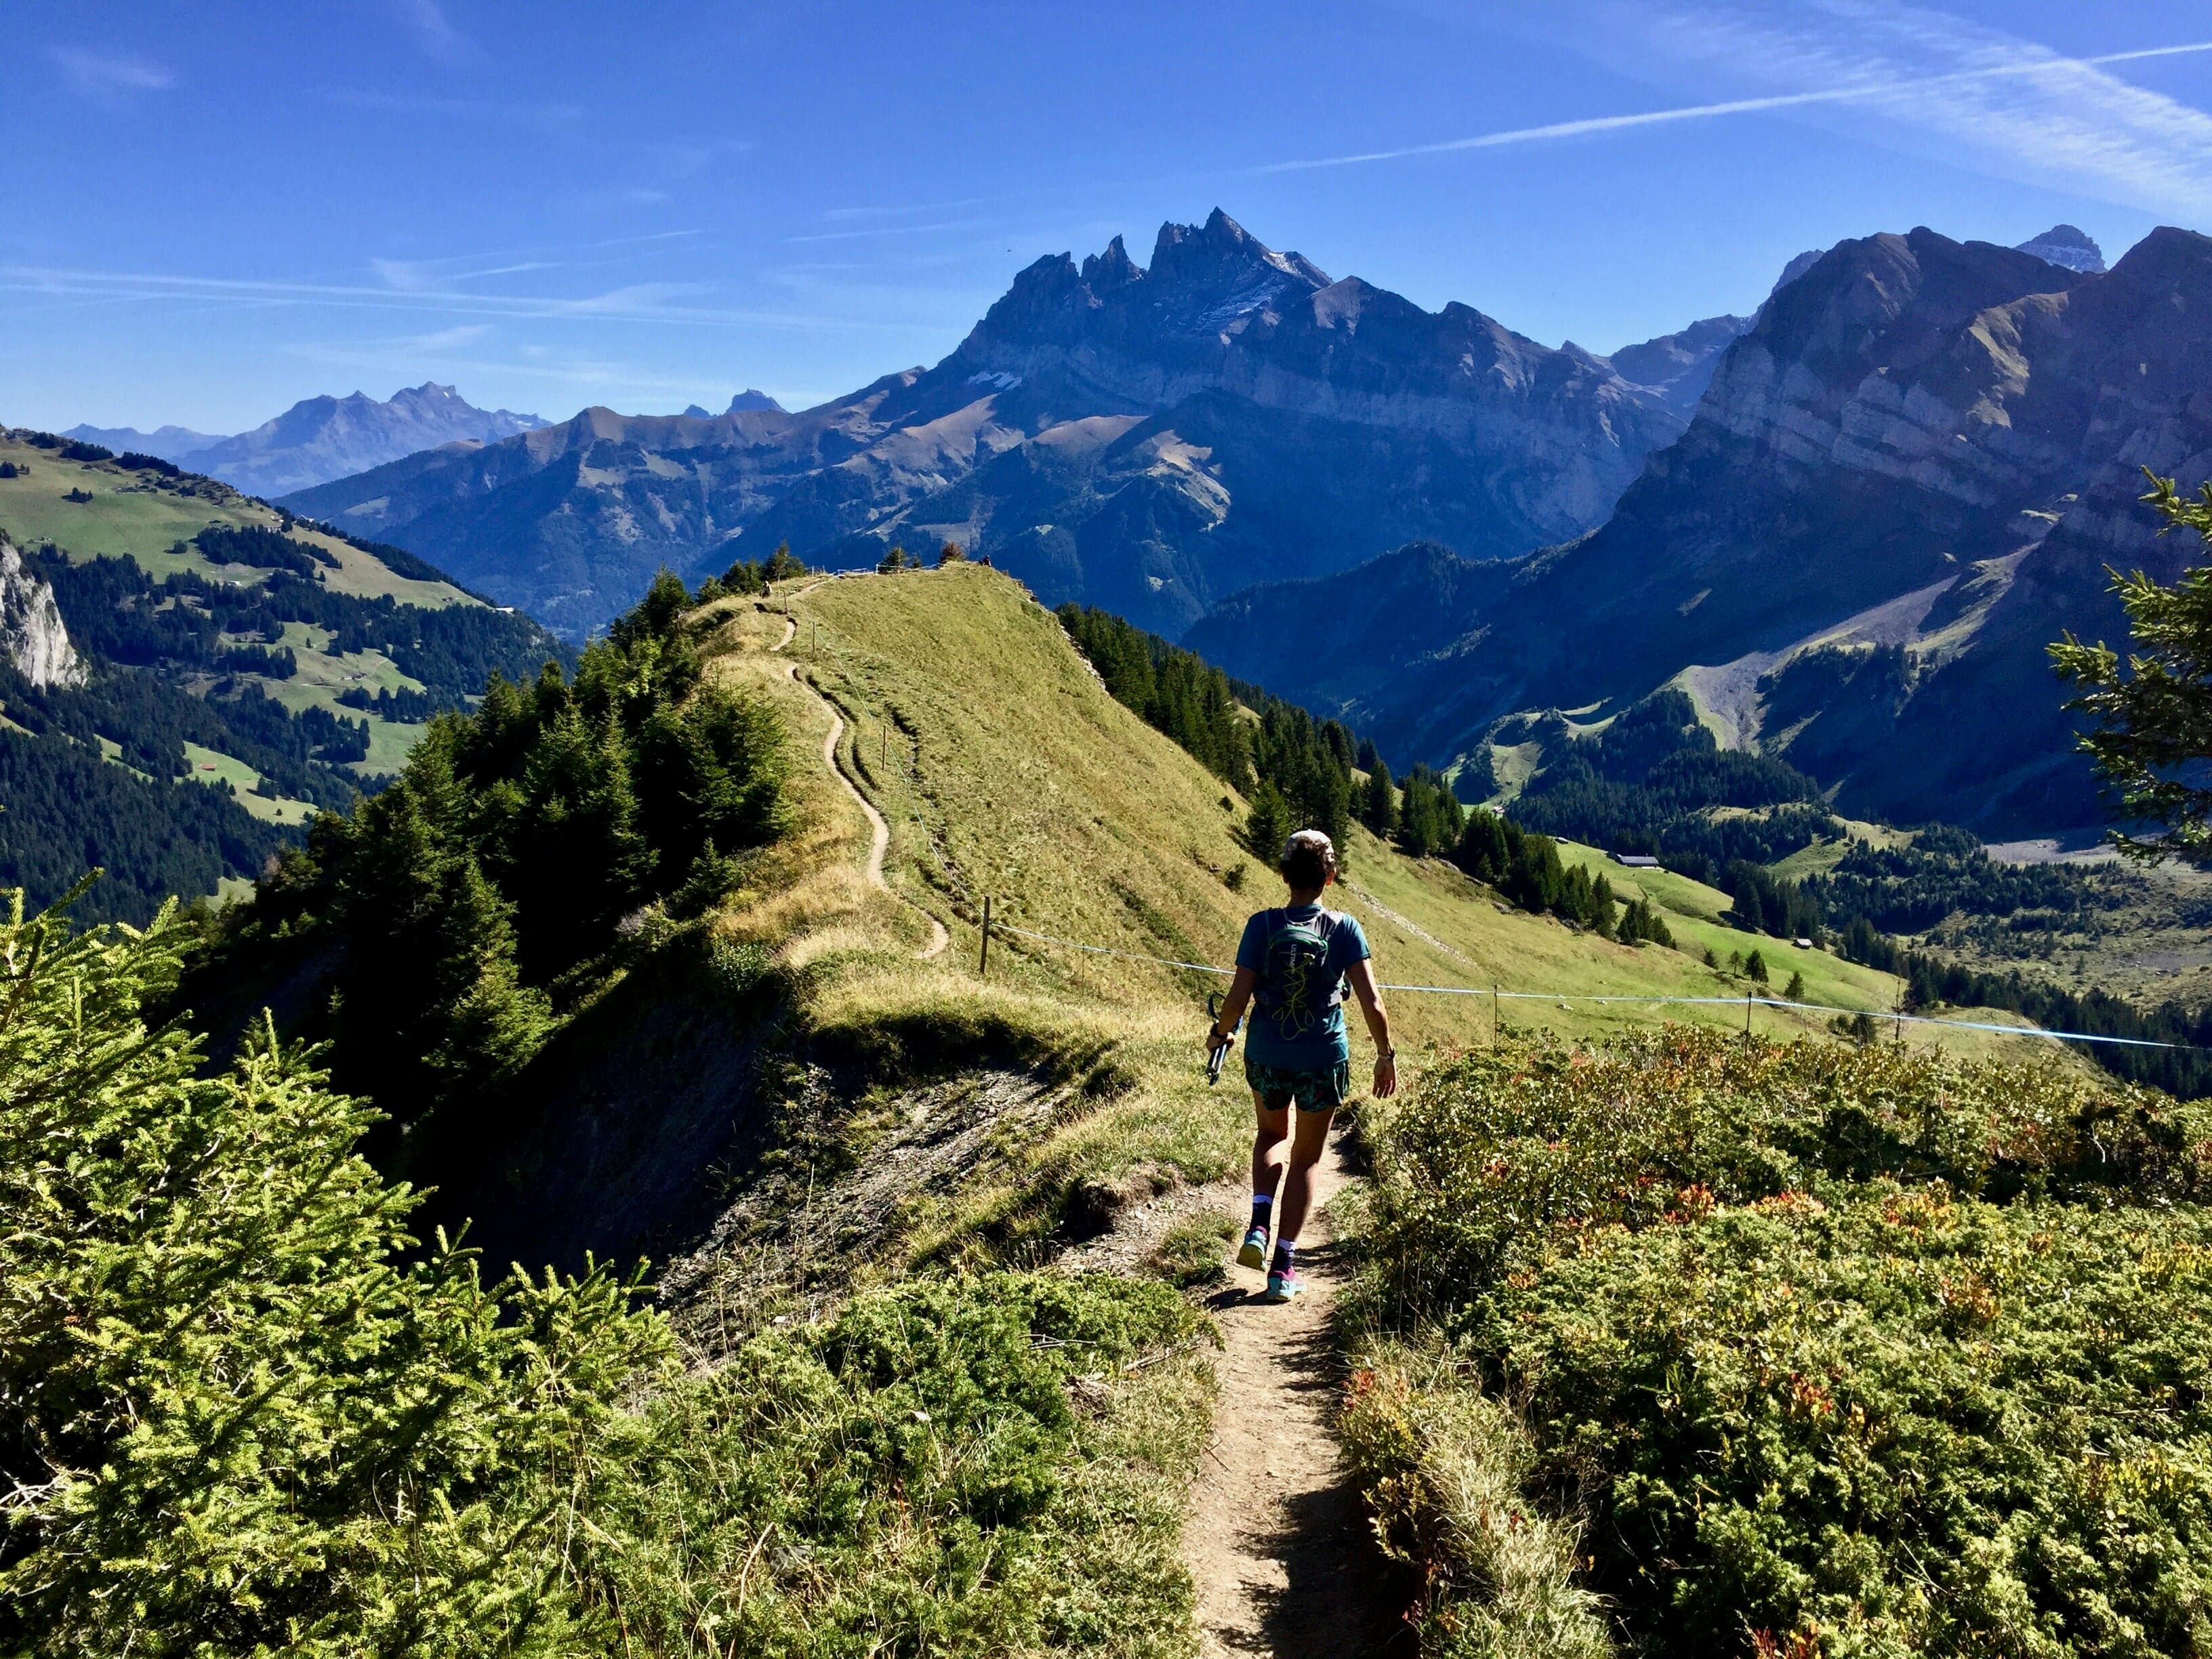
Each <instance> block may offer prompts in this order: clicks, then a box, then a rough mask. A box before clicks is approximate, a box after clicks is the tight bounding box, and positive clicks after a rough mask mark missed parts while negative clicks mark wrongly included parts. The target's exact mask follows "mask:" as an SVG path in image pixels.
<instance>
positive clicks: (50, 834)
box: [0, 432, 571, 923]
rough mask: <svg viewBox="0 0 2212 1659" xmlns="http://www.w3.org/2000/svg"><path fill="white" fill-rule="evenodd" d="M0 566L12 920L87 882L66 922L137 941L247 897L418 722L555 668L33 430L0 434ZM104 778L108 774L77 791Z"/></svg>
mask: <svg viewBox="0 0 2212 1659" xmlns="http://www.w3.org/2000/svg"><path fill="white" fill-rule="evenodd" d="M0 453H3V454H5V455H6V456H8V457H9V458H10V459H7V460H6V461H5V462H4V463H0V465H5V466H6V468H7V471H6V472H5V473H4V474H0V544H4V545H5V547H6V548H7V549H8V551H7V552H6V553H5V554H4V556H3V557H4V558H5V559H7V560H8V561H10V562H15V563H16V564H18V565H19V566H20V569H21V575H20V577H15V578H11V579H10V580H11V581H12V583H13V584H14V585H13V586H10V587H9V590H8V592H9V607H10V614H9V616H8V617H6V618H5V621H6V624H7V629H8V631H9V648H8V651H7V653H5V658H6V659H5V660H0V702H4V705H5V708H6V716H5V721H6V723H5V725H4V726H0V750H4V751H7V752H5V753H4V754H0V767H4V768H5V769H6V771H7V774H8V775H9V778H10V779H11V780H12V783H11V786H10V787H12V788H13V789H14V790H15V792H16V793H15V794H7V795H0V806H4V807H6V808H7V811H6V812H5V813H4V815H0V878H4V879H8V880H12V881H15V882H18V883H20V884H22V885H23V886H24V887H25V888H26V890H27V892H28V893H29V895H30V897H31V900H32V902H33V903H40V902H48V901H51V900H52V899H53V898H54V897H56V896H58V895H59V894H60V893H61V892H62V891H63V890H65V889H66V888H67V887H68V886H69V885H70V883H71V882H72V881H74V879H75V878H76V873H77V872H80V871H81V870H82V868H83V867H84V866H86V865H87V864H92V865H95V866H100V867H104V868H106V870H107V871H108V872H109V873H108V879H106V881H104V882H102V883H101V884H100V885H99V886H97V887H95V888H94V890H92V891H91V892H90V893H89V894H88V895H87V896H85V898H84V899H83V900H82V902H80V905H79V906H78V908H77V911H76V914H77V915H80V916H81V917H82V918H84V919H87V920H111V919H112V920H121V921H131V922H135V923H143V922H144V921H147V920H148V919H149V918H150V917H151V915H153V913H154V911H155V908H158V906H159V905H160V903H161V901H162V899H163V898H164V897H165V896H167V895H169V894H171V893H181V894H185V895H187V896H193V895H197V896H212V895H214V894H216V892H217V891H218V890H219V889H220V888H221V886H222V883H223V882H225V881H229V882H231V883H232V884H234V885H235V884H237V883H240V882H241V881H246V880H250V879H252V878H253V877H254V876H255V875H256V874H258V872H259V871H260V869H261V868H262V866H263V865H264V863H265V862H266V861H267V860H268V859H269V858H270V856H271V855H272V854H275V853H276V851H277V850H278V849H279V848H282V847H283V846H285V845H287V844H289V843H290V842H294V841H296V839H297V836H298V832H299V829H300V826H301V824H302V823H304V822H305V821H306V819H307V817H310V816H311V815H312V814H313V813H315V812H318V811H330V810H332V809H335V808H339V807H343V806H344V805H346V804H347V803H348V802H349V801H351V800H352V799H355V797H356V794H357V793H358V792H359V791H360V790H361V789H362V788H363V787H374V786H375V785H376V783H377V782H378V781H380V780H382V779H384V778H386V777H388V776H389V775H392V773H393V772H395V771H396V770H397V769H398V767H399V766H400V765H401V763H403V762H404V758H405V756H406V753H407V750H408V748H409V746H410V744H412V743H413V742H414V740H415V739H416V737H417V736H418V735H419V734H420V733H421V732H422V730H423V729H424V726H423V722H424V721H426V720H428V717H429V716H430V714H432V713H434V712H435V711H436V710H438V709H441V708H461V707H464V706H465V705H466V704H468V703H469V702H471V701H472V700H473V699H474V698H475V697H477V696H479V695H480V694H481V693H482V690H483V686H484V684H485V681H486V679H487V678H488V677H489V675H491V674H493V673H495V672H497V673H503V674H506V675H507V676H509V677H510V678H529V677H531V676H533V675H534V674H535V673H536V672H537V671H538V667H539V666H540V665H542V664H544V662H545V661H547V660H549V659H561V660H564V661H565V660H569V659H571V653H568V651H567V649H566V648H565V647H562V646H560V645H559V644H558V643H557V642H556V641H553V640H552V639H551V638H550V636H549V635H546V634H545V633H544V630H543V629H539V628H538V627H537V626H536V624H535V623H532V622H530V621H529V620H528V619H527V618H526V617H518V616H514V615H513V614H510V613H507V612H502V611H498V610H496V609H495V608H494V607H492V606H490V605H486V604H484V603H483V602H481V601H479V600H477V599H474V598H473V597H472V596H471V595H468V594H466V593H465V592H462V591H460V590H459V589H458V588H456V587H454V586H453V585H452V584H450V583H448V582H447V581H446V580H445V579H444V578H443V577H442V576H441V575H440V574H439V573H438V572H436V571H435V570H433V569H431V568H429V567H428V566H427V565H425V564H424V563H423V562H422V561H421V560H419V559H417V558H416V557H415V556H412V555H411V554H407V553H404V552H401V551H400V550H398V549H380V548H378V547H376V546H374V544H368V543H363V542H356V541H351V540H348V539H346V538H342V537H338V536H336V535H334V534H331V533H330V532H323V531H320V530H319V529H316V528H313V527H311V526H306V525H304V524H302V523H301V522H299V521H297V520H294V519H292V518H291V517H290V516H289V514H285V513H278V512H276V511H274V510H272V509H270V508H267V507H263V506H261V505H260V504H259V503H258V502H254V501H250V500H247V499H246V498H245V497H243V496H240V495H238V494H237V493H236V492H235V491H234V490H232V489H229V488H228V486H226V485H223V484H222V483H217V482H216V481H215V480H212V479H209V478H204V477H196V476H195V475H193V474H191V473H187V472H185V471H181V470H180V469H179V468H177V467H176V466H174V465H170V464H168V463H167V462H163V461H160V460H157V459H155V458H152V457H149V456H144V455H129V454H126V455H123V456H119V457H118V456H115V455H112V454H110V453H108V452H107V451H106V449H104V448H102V447H100V446H98V445H94V444H88V443H82V442H64V441H62V440H59V439H56V438H53V437H52V436H51V435H46V434H43V433H25V432H0ZM73 497H82V499H81V500H78V499H73ZM19 546H20V549H21V551H20V554H19V553H18V552H17V548H18V547H19ZM46 605H51V606H52V614H51V618H50V619H49V617H48V615H47V613H46V611H43V610H42V609H41V607H43V606H46ZM34 612H35V613H37V619H36V620H35V622H34V621H33V620H32V618H33V613H34ZM38 652H44V653H46V655H44V656H37V655H34V653H38ZM56 653H58V654H56ZM64 662H65V663H66V665H67V666H66V668H65V670H64V667H61V666H58V665H63V664H64ZM33 738H36V739H39V741H38V742H35V743H34V742H32V741H30V739H33ZM103 757H104V758H105V759H106V760H107V761H109V762H112V763H114V772H115V775H114V776H112V777H106V776H99V775H94V773H91V772H88V771H87V769H86V768H87V765H88V764H90V765H92V766H94V767H96V766H98V765H99V764H100V762H101V760H102V758H103Z"/></svg>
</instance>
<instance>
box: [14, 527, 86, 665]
mask: <svg viewBox="0 0 2212 1659" xmlns="http://www.w3.org/2000/svg"><path fill="white" fill-rule="evenodd" d="M0 653H4V654H5V655H6V657H7V659H8V660H9V663H10V664H11V665H13V666H14V667H15V671H16V672H17V673H19V674H21V676H22V677H23V678H25V679H27V680H28V681H30V683H31V684H33V685H35V686H40V687H41V688H43V687H46V686H52V685H82V684H84V682H85V679H86V671H85V665H84V661H83V659H82V658H80V657H79V656H78V655H77V653H76V647H74V646H72V645H71V644H70V636H69V629H66V628H64V626H63V625H62V613H61V607H60V606H59V605H56V604H55V603H54V590H53V589H52V587H50V586H47V584H46V582H44V581H43V580H40V578H39V577H38V576H37V575H35V574H33V573H32V572H31V571H30V570H28V569H27V568H25V567H24V564H23V556H22V555H21V553H20V552H18V551H17V550H16V549H15V544H14V543H12V542H10V541H9V540H8V539H7V538H5V537H0Z"/></svg>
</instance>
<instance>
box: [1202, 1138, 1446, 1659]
mask: <svg viewBox="0 0 2212 1659" xmlns="http://www.w3.org/2000/svg"><path fill="white" fill-rule="evenodd" d="M1316 1177H1317V1178H1316V1182H1315V1189H1314V1207H1315V1209H1316V1212H1319V1211H1320V1210H1321V1207H1322V1206H1323V1205H1325V1204H1326V1203H1327V1202H1328V1200H1329V1198H1330V1197H1331V1196H1332V1195H1333V1194H1335V1193H1336V1192H1337V1191H1339V1190H1340V1188H1342V1187H1343V1186H1344V1185H1345V1183H1346V1181H1347V1179H1349V1177H1348V1176H1347V1175H1346V1171H1345V1170H1344V1168H1343V1165H1342V1164H1341V1163H1340V1161H1339V1159H1338V1156H1337V1151H1336V1148H1335V1147H1334V1146H1331V1147H1330V1149H1329V1152H1328V1157H1327V1158H1325V1159H1324V1160H1323V1161H1322V1164H1321V1166H1320V1168H1319V1169H1318V1170H1316ZM1240 1219H1241V1218H1240ZM1239 1231H1240V1232H1241V1231H1242V1230H1241V1228H1240V1230H1239ZM1298 1270H1299V1272H1300V1273H1303V1274H1304V1276H1305V1278H1306V1279H1307V1282H1308V1284H1309V1285H1310V1288H1309V1289H1308V1291H1306V1293H1305V1294H1304V1296H1302V1297H1299V1298H1298V1299H1297V1301H1295V1302H1292V1303H1291V1304H1288V1305H1287V1306H1285V1307H1271V1306H1268V1305H1267V1304H1264V1303H1261V1302H1260V1301H1258V1300H1257V1299H1256V1298H1257V1297H1258V1295H1259V1292H1260V1290H1261V1285H1262V1283H1263V1280H1262V1278H1261V1275H1260V1274H1259V1273H1253V1272H1250V1271H1249V1270H1247V1269H1244V1268H1240V1267H1231V1269H1230V1270H1229V1271H1230V1274H1231V1281H1232V1283H1231V1287H1230V1288H1229V1289H1226V1290H1224V1291H1219V1292H1218V1293H1217V1294H1216V1295H1215V1296H1214V1297H1212V1300H1211V1301H1210V1303H1209V1304H1208V1306H1209V1309H1210V1310H1211V1311H1212V1314H1213V1316H1214V1319H1215V1321H1216V1322H1218V1324H1219V1326H1220V1328H1221V1338H1222V1344H1223V1346H1222V1352H1221V1355H1220V1358H1218V1359H1217V1360H1216V1361H1215V1363H1214V1372H1215V1375H1216V1376H1217V1377H1218V1379H1219V1382H1220V1389H1221V1392H1220V1397H1219V1400H1218V1403H1217V1404H1216V1407H1215V1413H1214V1426H1213V1438H1212V1443H1210V1444H1209V1445H1208V1446H1207V1448H1206V1455H1205V1457H1204V1459H1203V1460H1202V1461H1201V1462H1200V1465H1199V1474H1198V1481H1197V1484H1196V1486H1194V1489H1193V1491H1192V1493H1191V1507H1190V1514H1189V1517H1188V1520H1187V1521H1186V1522H1185V1523H1184V1527H1183V1560H1184V1563H1185V1565H1188V1567H1189V1569H1190V1573H1191V1577H1192V1578H1193V1579H1194V1581H1196V1583H1197V1587H1198V1624H1199V1631H1200V1639H1201V1641H1202V1642H1203V1644H1204V1651H1205V1652H1206V1654H1207V1655H1208V1656H1209V1659H1214V1656H1228V1655H1253V1654H1266V1655H1272V1656H1274V1659H1364V1656H1375V1659H1383V1656H1386V1655H1387V1656H1390V1659H1399V1656H1404V1659H1411V1656H1412V1654H1413V1640H1412V1632H1410V1631H1409V1630H1408V1629H1407V1626H1406V1625H1405V1624H1404V1623H1403V1621H1402V1620H1401V1619H1400V1618H1399V1617H1398V1613H1400V1611H1401V1609H1402V1607H1403V1606H1404V1605H1405V1603H1406V1601H1407V1600H1408V1599H1409V1598H1410V1595H1411V1591H1410V1589H1407V1587H1406V1586H1405V1585H1404V1584H1403V1583H1401V1582H1400V1581H1399V1579H1398V1578H1397V1577H1396V1575H1395V1572H1394V1571H1393V1570H1392V1569H1391V1568H1390V1567H1389V1564H1388V1563H1387V1562H1385V1561H1384V1560H1383V1559H1382V1556H1381V1555H1380V1554H1379V1553H1377V1551H1376V1548H1375V1545H1374V1541H1373V1540H1372V1538H1371V1536H1370V1534H1369V1532H1368V1529H1367V1522H1366V1516H1365V1514H1364V1510H1363V1509H1362V1507H1361V1504H1360V1501H1359V1494H1358V1492H1357V1491H1356V1490H1355V1489H1354V1487H1353V1486H1352V1481H1351V1479H1350V1477H1349V1475H1348V1474H1347V1473H1346V1470H1345V1469H1344V1468H1343V1467H1342V1465H1341V1464H1340V1462H1339V1461H1338V1456H1337V1449H1336V1442H1335V1440H1334V1438H1333V1437H1331V1435H1330V1433H1329V1431H1328V1419H1329V1414H1330V1408H1331V1405H1332V1402H1333V1401H1334V1398H1335V1394H1336V1390H1337V1388H1338V1386H1339V1383H1340V1372H1339V1362H1338V1358H1337V1353H1336V1345H1335V1341H1334V1335H1333V1334H1332V1332H1331V1329H1330V1323H1329V1316H1330V1311H1331V1306H1332V1304H1333V1303H1334V1297H1335V1291H1336V1289H1337V1286H1338V1285H1339V1283H1340V1279H1341V1268H1340V1263H1339V1261H1337V1259H1336V1256H1335V1253H1334V1250H1333V1249H1331V1247H1330V1244H1329V1242H1328V1225H1327V1219H1326V1217H1325V1216H1324V1215H1322V1214H1318V1213H1317V1214H1316V1216H1315V1218H1313V1219H1311V1220H1310V1221H1309V1222H1308V1223H1307V1224H1306V1232H1305V1237H1304V1240H1303V1241H1302V1243H1301V1245H1300V1248H1299V1250H1298Z"/></svg>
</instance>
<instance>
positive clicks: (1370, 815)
mask: <svg viewBox="0 0 2212 1659" xmlns="http://www.w3.org/2000/svg"><path fill="white" fill-rule="evenodd" d="M1370 747H1371V745H1370ZM1359 821H1360V822H1361V823H1364V824H1365V825H1366V826H1367V827H1368V828H1369V829H1371V830H1373V831H1374V832H1375V833H1376V835H1377V836H1381V837H1382V838H1383V840H1385V841H1387V840H1389V838H1390V837H1391V836H1394V835H1395V834H1396V833H1397V832H1398V794H1397V791H1396V790H1395V789H1394V788H1393V787H1391V783H1390V769H1389V767H1388V766H1386V765H1384V764H1383V760H1382V757H1380V756H1377V757H1376V759H1375V763H1374V764H1373V765H1372V766H1370V767H1369V768H1368V769H1367V787H1366V788H1365V789H1364V790H1363V791H1362V792H1361V795H1360V803H1359Z"/></svg>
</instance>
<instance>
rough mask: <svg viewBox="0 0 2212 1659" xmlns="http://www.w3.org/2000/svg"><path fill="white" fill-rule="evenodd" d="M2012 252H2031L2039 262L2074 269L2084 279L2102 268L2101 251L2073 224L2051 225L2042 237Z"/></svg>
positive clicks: (2025, 243) (2096, 273)
mask: <svg viewBox="0 0 2212 1659" xmlns="http://www.w3.org/2000/svg"><path fill="white" fill-rule="evenodd" d="M2016 252H2021V253H2033V255H2034V256H2035V257H2036V258H2039V259H2045V260H2048V261H2049V262H2050V263H2051V264H2054V265H2063V266H2065V268H2066V269H2067V270H2078V271H2080V272H2081V274H2082V275H2084V276H2098V275H2100V273H2102V271H2103V270H2104V269H2105V251H2104V249H2102V248H2100V247H2099V246H2097V244H2096V242H2095V241H2094V240H2092V239H2091V237H2090V236H2089V235H2088V234H2087V232H2086V231H2083V230H2081V228H2078V227H2077V226H2074V225H2053V226H2051V228H2050V229H2048V230H2046V231H2045V232H2044V233H2043V234H2042V235H2040V236H2038V237H2035V238H2033V239H2032V240H2028V241H2025V242H2022V243H2021V244H2020V246H2019V247H2018V249H2017V250H2016Z"/></svg>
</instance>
